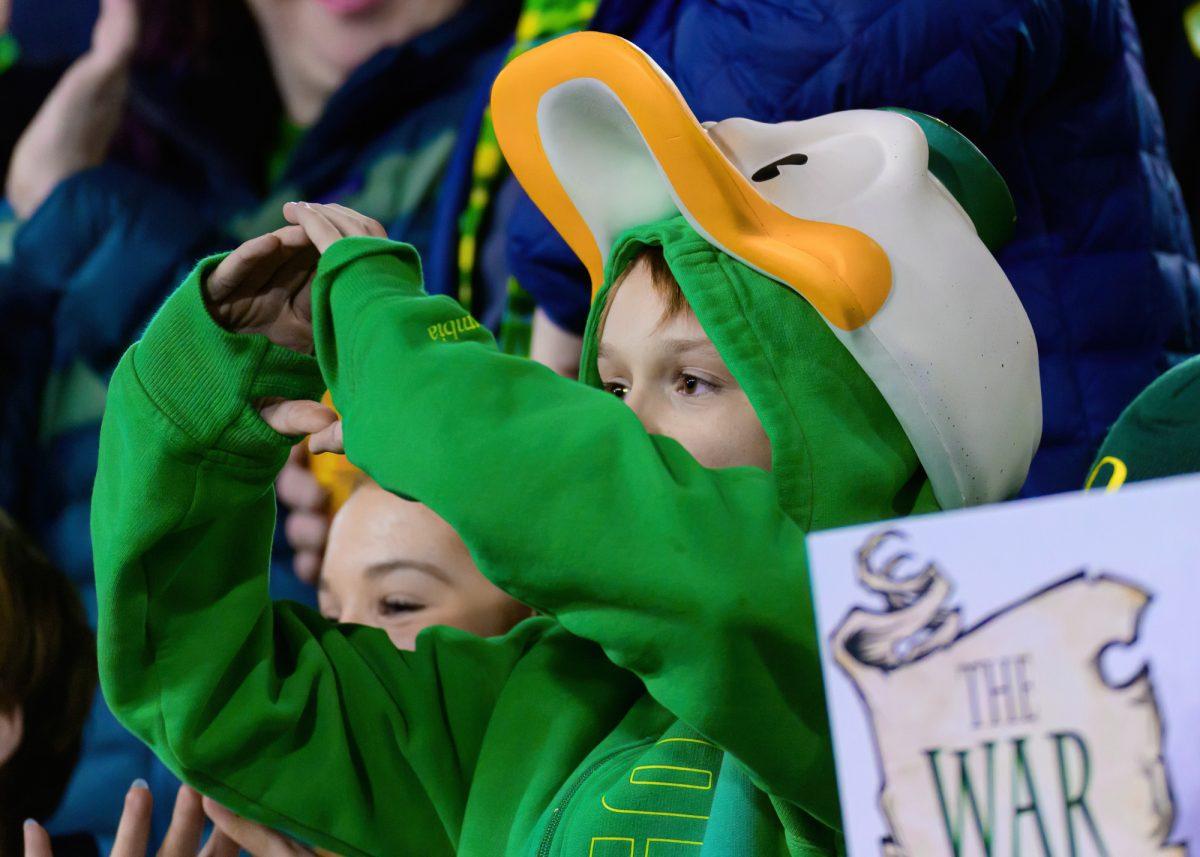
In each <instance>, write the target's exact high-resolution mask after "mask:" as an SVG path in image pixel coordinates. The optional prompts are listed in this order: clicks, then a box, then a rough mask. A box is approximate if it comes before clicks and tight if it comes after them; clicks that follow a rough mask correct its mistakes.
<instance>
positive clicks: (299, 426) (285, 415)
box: [257, 398, 337, 437]
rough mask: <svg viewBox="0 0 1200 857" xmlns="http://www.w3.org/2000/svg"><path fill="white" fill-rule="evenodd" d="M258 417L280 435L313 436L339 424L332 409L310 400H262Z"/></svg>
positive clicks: (258, 404)
mask: <svg viewBox="0 0 1200 857" xmlns="http://www.w3.org/2000/svg"><path fill="white" fill-rule="evenodd" d="M257 407H258V415H259V416H260V417H262V418H263V422H265V423H266V424H267V425H269V426H270V427H271V428H273V429H275V431H277V432H279V433H280V434H285V435H289V436H293V437H294V436H298V435H305V434H313V433H315V432H320V431H321V430H322V429H324V428H327V427H328V426H329V425H331V424H332V423H335V422H337V414H335V413H334V412H333V410H332V409H330V408H327V407H325V406H324V405H322V404H320V403H318V402H312V401H309V400H308V399H280V398H271V399H260V400H259V402H258V403H257Z"/></svg>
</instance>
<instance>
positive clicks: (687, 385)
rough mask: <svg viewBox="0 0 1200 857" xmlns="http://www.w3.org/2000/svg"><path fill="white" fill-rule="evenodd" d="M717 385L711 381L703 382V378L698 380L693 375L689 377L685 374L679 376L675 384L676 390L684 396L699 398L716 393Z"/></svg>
mask: <svg viewBox="0 0 1200 857" xmlns="http://www.w3.org/2000/svg"><path fill="white" fill-rule="evenodd" d="M716 389H717V385H716V384H714V383H712V382H711V381H705V380H704V379H703V378H698V377H696V376H695V375H689V374H687V373H686V372H684V373H683V374H681V375H680V376H679V380H678V382H676V390H678V392H679V393H680V394H681V395H684V396H700V395H703V394H705V393H713V392H716Z"/></svg>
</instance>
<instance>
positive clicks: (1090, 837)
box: [808, 477, 1200, 857]
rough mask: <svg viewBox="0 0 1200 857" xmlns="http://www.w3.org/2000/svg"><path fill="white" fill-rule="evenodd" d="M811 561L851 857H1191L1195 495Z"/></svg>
mask: <svg viewBox="0 0 1200 857" xmlns="http://www.w3.org/2000/svg"><path fill="white" fill-rule="evenodd" d="M808 550H809V560H810V563H811V567H812V577H813V586H814V590H815V599H816V608H817V624H818V627H819V629H820V632H821V645H822V667H823V670H824V677H825V687H826V694H827V698H828V703H829V713H830V720H831V723H832V726H833V735H834V750H835V754H836V757H837V766H838V780H839V789H840V794H841V801H842V813H843V820H844V822H845V830H846V840H847V846H848V848H849V852H850V855H851V857H867V855H885V857H941V855H947V857H968V855H969V857H975V856H976V855H988V857H995V856H996V855H1004V857H1010V856H1011V857H1017V855H1052V857H1059V855H1062V857H1083V855H1089V857H1090V855H1103V857H1151V855H1154V857H1158V855H1169V857H1183V855H1189V854H1191V855H1194V857H1200V478H1196V477H1188V478H1184V479H1173V480H1166V481H1162V482H1156V483H1145V484H1142V485H1136V486H1129V487H1127V488H1125V489H1123V490H1121V491H1120V492H1118V493H1114V494H1100V493H1091V494H1086V495H1085V494H1069V495H1059V496H1057V497H1051V498H1043V499H1038V500H1030V501H1022V502H1015V503H1007V504H1002V505H997V506H990V507H986V508H981V509H974V510H966V511H961V512H952V513H948V514H942V515H931V516H926V517H921V518H908V519H901V520H897V521H893V522H891V523H885V524H875V525H869V526H862V527H850V528H846V529H842V530H834V531H830V532H827V533H819V534H816V535H814V536H812V537H811V538H810V539H809V546H808Z"/></svg>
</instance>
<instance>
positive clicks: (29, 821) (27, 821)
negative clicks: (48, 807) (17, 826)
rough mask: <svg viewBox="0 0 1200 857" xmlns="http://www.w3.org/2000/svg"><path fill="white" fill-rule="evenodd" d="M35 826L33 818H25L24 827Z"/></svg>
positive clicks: (36, 824)
mask: <svg viewBox="0 0 1200 857" xmlns="http://www.w3.org/2000/svg"><path fill="white" fill-rule="evenodd" d="M37 826H38V823H37V822H36V821H35V820H34V819H32V818H27V819H25V827H26V828H29V827H37Z"/></svg>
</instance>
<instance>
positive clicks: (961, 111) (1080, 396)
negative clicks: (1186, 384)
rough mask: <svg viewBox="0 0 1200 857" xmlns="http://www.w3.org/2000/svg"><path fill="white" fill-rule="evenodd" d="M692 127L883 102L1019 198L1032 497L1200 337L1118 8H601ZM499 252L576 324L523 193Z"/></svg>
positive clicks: (1150, 120) (569, 262) (1172, 192)
mask: <svg viewBox="0 0 1200 857" xmlns="http://www.w3.org/2000/svg"><path fill="white" fill-rule="evenodd" d="M593 28H594V29H597V30H604V31H608V32H613V33H616V34H618V35H621V36H625V37H626V38H629V39H631V40H632V41H634V42H636V43H637V44H638V45H640V46H641V47H642V48H643V49H645V50H646V51H647V52H648V53H649V54H650V55H651V56H653V57H654V59H655V60H656V61H657V62H658V63H659V65H661V66H662V67H663V69H664V70H665V71H666V72H667V74H669V75H670V76H671V77H672V78H673V79H674V80H675V82H676V83H677V84H678V86H679V89H680V91H681V92H682V93H683V96H684V98H685V99H687V101H688V103H689V104H690V105H691V106H692V109H693V110H694V111H695V113H696V115H697V117H698V118H699V119H700V120H701V121H704V120H720V119H726V118H729V117H733V116H742V117H746V118H750V119H755V120H758V121H761V122H781V121H785V120H795V119H804V118H807V117H810V116H816V115H820V114H823V113H829V112H831V111H835V110H845V109H849V108H862V107H868V108H869V107H883V106H888V105H896V106H903V107H910V108H913V109H916V110H920V111H923V112H925V113H929V114H932V115H934V116H938V117H940V118H942V119H944V120H946V121H947V122H949V123H950V124H951V125H953V126H954V127H955V128H957V129H959V130H960V131H962V132H963V133H964V134H966V135H967V136H968V137H969V138H971V139H972V140H973V141H974V142H975V143H976V144H977V145H978V146H979V148H980V149H982V150H983V152H984V153H985V154H986V155H987V156H988V157H989V158H990V159H991V160H992V162H993V163H994V164H995V165H996V167H997V168H998V169H999V170H1000V172H1001V174H1002V175H1003V176H1004V178H1005V179H1006V180H1007V182H1008V185H1009V187H1010V188H1011V190H1012V194H1013V197H1014V199H1015V201H1016V207H1017V229H1016V236H1015V238H1014V239H1013V241H1012V242H1011V243H1010V244H1009V245H1008V246H1007V247H1006V248H1004V250H1003V251H1002V252H1001V253H1000V254H999V256H1000V262H1001V264H1002V265H1003V266H1004V269H1005V271H1006V272H1007V273H1008V276H1009V278H1010V279H1011V280H1012V283H1013V285H1014V286H1015V288H1016V290H1017V293H1018V294H1019V295H1020V297H1021V300H1022V301H1023V302H1024V304H1025V308H1026V310H1027V311H1028V312H1029V316H1030V319H1031V320H1032V322H1033V328H1034V331H1035V332H1036V333H1037V338H1038V347H1039V350H1040V352H1041V368H1042V384H1043V398H1044V403H1045V405H1044V407H1045V430H1044V433H1043V437H1042V447H1041V450H1040V451H1039V453H1038V455H1037V457H1036V459H1035V460H1034V463H1033V469H1032V471H1031V473H1030V476H1029V480H1028V482H1027V484H1026V486H1025V489H1024V490H1025V493H1026V494H1044V493H1050V492H1055V491H1065V490H1071V489H1076V488H1078V486H1079V485H1080V484H1082V480H1083V479H1084V477H1085V476H1086V471H1087V467H1088V464H1089V462H1090V461H1091V458H1092V454H1093V453H1094V452H1095V450H1096V449H1097V447H1098V446H1099V444H1100V441H1101V440H1102V439H1103V438H1104V434H1105V432H1106V431H1107V429H1108V427H1109V426H1110V425H1111V424H1112V422H1113V421H1114V420H1115V419H1116V417H1117V415H1118V414H1120V412H1121V410H1122V409H1123V408H1124V406H1125V405H1126V404H1128V403H1129V402H1130V400H1132V399H1133V397H1134V396H1135V395H1136V394H1137V393H1138V392H1139V391H1140V390H1141V389H1142V388H1144V387H1145V386H1146V385H1147V384H1148V383H1149V382H1150V381H1151V380H1152V379H1153V378H1155V377H1156V376H1157V375H1158V374H1159V373H1161V372H1162V371H1163V370H1164V369H1166V368H1168V366H1169V364H1170V363H1172V362H1173V361H1174V360H1175V359H1176V358H1177V357H1178V356H1179V355H1183V354H1187V353H1191V352H1192V351H1193V350H1195V348H1196V347H1197V344H1198V343H1197V334H1198V330H1200V310H1198V305H1200V271H1198V269H1197V266H1196V262H1195V251H1194V249H1193V247H1192V240H1191V237H1190V232H1189V227H1188V221H1187V216H1186V214H1185V212H1184V209H1183V205H1182V203H1181V200H1180V194H1179V188H1178V186H1177V184H1176V181H1175V178H1174V176H1173V174H1172V172H1171V167H1170V164H1169V162H1168V160H1167V156H1166V152H1165V148H1164V142H1163V131H1162V123H1161V120H1160V118H1159V113H1158V109H1157V107H1156V105H1155V102H1154V99H1153V97H1152V96H1151V94H1150V92H1149V90H1148V88H1147V85H1146V81H1145V78H1144V75H1143V71H1142V62H1141V58H1140V50H1139V46H1138V39H1137V34H1136V31H1135V28H1134V25H1133V22H1132V18H1131V15H1130V12H1129V9H1128V6H1127V4H1126V2H1125V0H969V2H947V0H855V2H842V3H838V2H828V0H790V2H751V0H722V2H713V0H614V2H606V3H604V4H602V6H601V8H600V10H599V12H598V13H597V15H596V18H595V20H594V22H593ZM508 249H509V263H510V265H511V267H512V269H513V272H514V274H515V275H516V277H517V279H518V280H519V281H520V282H521V284H522V285H523V286H525V287H526V288H527V289H528V290H529V291H531V292H533V293H534V297H535V298H536V299H537V301H538V303H539V304H540V305H541V306H542V307H543V309H545V310H546V311H547V313H548V314H549V315H550V317H551V318H552V319H554V320H555V321H556V322H557V323H558V324H559V325H561V326H563V327H566V328H570V329H574V330H581V329H582V325H583V321H584V318H585V317H586V313H587V304H588V293H587V286H586V283H587V278H586V277H585V276H584V274H583V270H582V268H581V267H580V266H579V264H578V263H577V262H576V261H575V260H574V257H573V256H572V254H571V252H570V250H569V249H568V248H567V247H566V245H565V244H564V243H563V242H562V241H561V240H560V239H559V238H558V237H557V235H555V234H554V232H553V230H552V229H551V228H550V226H549V224H548V223H547V222H546V221H545V219H544V218H543V217H541V215H540V214H539V213H538V212H537V210H536V209H535V208H534V207H533V205H532V203H530V202H529V201H528V199H524V200H522V201H521V202H520V203H518V207H517V210H516V212H515V213H514V214H513V215H512V219H511V221H510V223H509V241H508Z"/></svg>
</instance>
